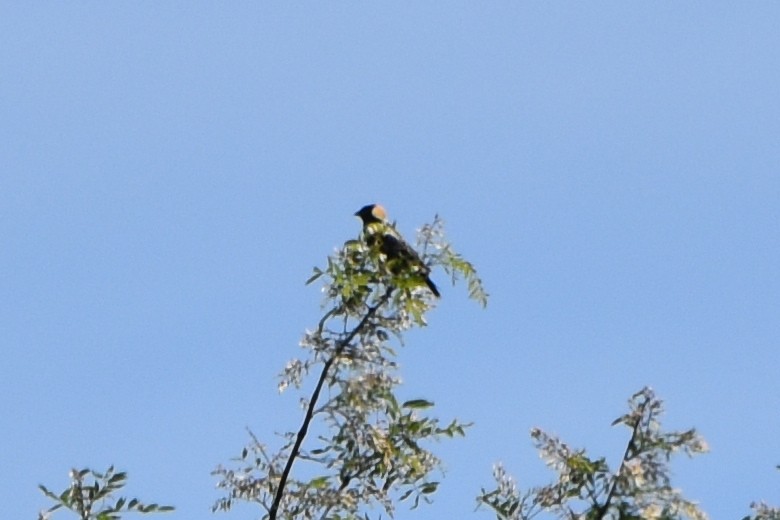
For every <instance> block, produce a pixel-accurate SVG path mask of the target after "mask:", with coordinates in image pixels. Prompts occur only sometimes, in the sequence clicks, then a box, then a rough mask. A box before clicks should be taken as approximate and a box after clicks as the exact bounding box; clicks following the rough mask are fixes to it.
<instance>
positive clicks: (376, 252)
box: [213, 218, 487, 520]
mask: <svg viewBox="0 0 780 520" xmlns="http://www.w3.org/2000/svg"><path fill="white" fill-rule="evenodd" d="M419 239H420V241H421V242H423V243H424V247H422V249H421V253H422V254H421V257H422V258H423V261H425V262H426V263H427V264H428V265H429V266H430V267H432V268H435V267H441V268H443V269H445V270H447V272H451V273H455V272H457V273H459V274H458V277H461V276H462V277H463V278H465V279H466V280H468V281H469V284H470V286H473V287H477V290H472V289H470V292H471V293H472V297H474V298H475V299H477V300H478V301H480V303H482V304H483V305H484V303H485V302H486V299H487V293H485V291H484V289H482V286H481V281H480V280H479V278H478V277H477V276H476V271H475V270H474V268H473V266H472V265H471V264H470V263H468V262H466V261H465V260H463V259H462V257H460V256H459V255H457V254H456V253H455V252H454V251H453V250H452V247H451V246H450V245H449V244H448V243H447V242H446V240H445V239H444V233H443V224H442V222H441V220H440V219H438V218H437V219H436V220H435V221H434V224H432V225H431V226H426V227H425V228H423V230H421V232H420V236H419ZM386 262H387V259H386V258H385V257H384V256H383V254H382V252H381V250H380V249H379V248H377V247H372V246H371V245H369V244H367V243H366V242H365V241H364V240H363V239H362V238H361V239H358V240H349V241H347V242H346V243H345V244H344V246H343V247H342V248H340V249H339V250H337V251H336V252H335V253H334V254H333V255H331V256H330V257H328V259H327V265H326V267H324V268H315V269H314V273H313V275H312V277H311V278H310V279H309V280H308V281H307V283H313V282H315V281H317V280H324V282H325V283H324V287H323V292H324V294H325V301H324V304H323V307H324V309H325V312H324V314H323V316H322V318H321V319H320V320H319V323H318V325H317V327H316V328H315V329H314V330H312V331H308V332H306V334H305V335H304V337H303V339H302V341H301V347H303V348H304V349H305V350H306V352H307V355H306V356H305V357H303V358H302V359H293V360H291V361H290V362H288V363H287V365H286V366H285V368H284V370H283V372H282V374H281V380H280V384H279V390H280V391H285V390H287V389H288V388H291V387H294V388H296V389H300V388H301V386H302V384H303V382H304V380H305V379H306V378H307V377H308V376H309V374H312V373H316V374H317V375H316V383H315V384H314V389H313V391H312V392H311V394H310V395H309V396H308V397H305V398H302V399H301V402H302V404H303V408H304V409H305V412H304V418H303V422H302V424H301V427H300V428H299V429H298V430H297V432H286V433H284V434H282V435H281V438H282V445H281V447H280V448H279V449H278V450H276V451H275V450H272V449H270V448H269V447H268V446H267V445H266V444H264V443H262V442H260V441H259V440H258V439H257V437H255V436H254V434H251V435H252V442H251V443H250V444H249V445H248V446H247V447H245V448H244V449H243V450H242V452H241V456H240V457H238V458H237V459H236V460H235V461H234V462H236V463H238V465H237V467H233V468H226V467H223V466H219V467H217V468H216V469H215V470H214V472H213V473H214V474H215V475H216V476H218V477H219V479H220V482H219V483H218V487H220V488H222V489H225V490H226V492H227V493H226V496H224V497H223V498H221V499H220V500H218V501H217V502H216V503H215V505H214V507H213V509H214V510H223V511H226V510H229V509H230V508H231V507H232V505H233V503H234V501H236V500H240V501H246V502H252V503H256V504H258V505H260V506H261V507H262V508H263V509H264V511H265V516H264V518H266V519H269V520H276V519H278V518H284V519H289V520H292V519H295V518H322V519H325V518H354V517H356V516H357V515H358V514H361V515H362V516H361V517H362V518H366V519H367V518H369V513H368V509H370V508H371V507H373V506H375V505H378V506H380V507H381V508H382V509H383V510H384V511H385V512H386V513H387V514H390V515H392V514H393V511H394V507H395V504H396V503H397V502H399V501H407V500H408V501H411V505H412V507H416V506H417V505H419V503H420V502H427V501H430V497H431V495H432V494H433V493H434V492H435V491H436V490H437V489H438V485H439V482H437V481H436V480H433V478H432V474H433V471H434V470H436V469H440V462H439V460H438V459H437V458H436V457H435V456H434V455H433V454H432V453H431V452H430V451H428V449H427V448H426V447H425V444H426V443H428V442H430V441H432V440H436V439H439V438H443V437H455V436H462V435H464V433H465V428H466V427H467V425H466V424H463V423H461V422H459V421H457V420H453V421H450V422H449V423H448V424H446V425H443V424H441V423H440V422H439V421H438V419H436V418H433V417H430V416H428V415H427V414H429V413H430V412H431V411H432V409H433V403H431V402H430V401H428V400H426V399H421V398H419V399H411V400H405V401H404V400H401V399H399V398H398V397H397V395H396V387H397V386H398V385H399V384H400V378H399V377H398V375H397V372H398V366H397V363H396V361H395V357H396V353H395V349H394V347H393V346H392V344H391V338H394V339H396V340H398V341H399V342H401V343H402V342H403V335H404V332H405V331H407V330H408V329H410V328H412V327H420V326H424V325H425V323H426V321H425V315H426V314H427V312H428V311H429V310H430V309H431V308H432V306H433V304H434V302H435V300H433V299H432V297H431V294H430V292H428V290H427V289H426V288H425V287H424V286H423V285H421V284H420V280H419V275H418V274H417V273H415V272H413V271H411V270H403V269H390V268H387V265H386ZM456 278H457V277H455V278H453V279H456ZM326 389H327V399H324V400H323V398H322V396H323V394H325V390H326ZM323 401H324V402H323ZM306 444H313V447H309V448H307V447H306ZM296 461H301V462H306V463H307V464H306V465H301V466H300V469H299V470H297V472H298V473H299V474H298V476H293V472H292V469H293V466H294V465H295V462H296ZM296 467H297V466H296Z"/></svg>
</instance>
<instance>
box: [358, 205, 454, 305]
mask: <svg viewBox="0 0 780 520" xmlns="http://www.w3.org/2000/svg"><path fill="white" fill-rule="evenodd" d="M355 216H356V217H360V220H362V221H363V235H364V237H365V240H366V244H368V245H369V247H374V246H376V245H377V244H378V248H379V252H380V253H382V254H383V255H385V256H386V257H387V259H388V261H389V262H394V261H395V262H394V263H395V264H396V267H398V266H399V265H400V267H401V268H408V269H410V270H412V271H414V272H415V273H416V274H418V275H419V276H420V278H422V281H423V282H425V285H427V286H428V289H430V290H431V292H432V293H433V295H434V296H436V297H437V298H439V297H441V294H440V293H439V289H438V288H437V287H436V284H435V283H433V281H432V280H431V278H430V276H429V275H430V273H431V269H430V267H428V266H427V265H425V262H423V261H422V258H420V255H418V254H417V251H415V250H414V249H413V248H412V246H410V245H409V244H407V243H406V241H404V239H403V238H402V237H401V235H399V234H398V232H397V231H396V230H395V228H394V227H393V226H392V225H391V224H389V223H388V222H387V211H385V208H383V207H382V206H380V205H379V204H368V205H366V206H363V207H362V208H360V209H359V210H358V211H356V212H355ZM377 239H378V240H377Z"/></svg>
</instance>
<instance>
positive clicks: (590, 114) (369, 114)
mask: <svg viewBox="0 0 780 520" xmlns="http://www.w3.org/2000/svg"><path fill="white" fill-rule="evenodd" d="M779 26H780V4H777V3H770V2H739V3H731V2H674V3H637V2H587V3H585V2H576V3H575V2H569V3H548V2H495V3H483V2H481V3H477V2H447V3H441V2H438V3H434V2H408V3H382V4H380V3H361V4H357V3H343V2H340V3H334V2H321V3H317V4H309V5H300V4H298V5H296V4H290V3H283V2H273V3H272V2H268V3H256V2H233V3H200V2H167V3H160V2H132V3H129V2H128V3H103V2H40V3H29V2H24V3H22V2H18V3H16V2H5V3H3V4H2V5H0V76H2V81H0V163H1V164H2V174H1V175H0V212H1V213H0V214H1V217H2V218H0V238H1V239H2V248H0V273H2V276H0V330H2V334H0V348H1V349H2V353H3V362H2V365H0V375H1V377H0V415H1V416H2V421H1V422H0V444H2V446H3V447H4V449H3V450H2V454H1V455H0V467H2V468H3V472H2V475H0V499H2V503H3V504H4V510H6V511H9V512H10V513H11V515H10V516H9V518H10V517H14V518H31V517H34V516H35V515H36V514H37V511H38V510H39V509H41V508H43V507H45V506H46V505H47V503H46V501H45V500H44V499H43V497H42V496H41V495H40V494H39V492H38V490H37V488H36V486H37V484H38V483H41V482H42V483H46V484H47V485H49V486H51V487H53V488H64V487H65V485H66V484H67V472H68V470H69V469H70V468H71V467H74V466H78V467H82V466H92V467H95V468H101V467H106V466H108V465H109V464H115V465H116V466H117V467H119V468H122V469H124V470H127V471H128V472H129V474H130V485H129V488H128V494H130V495H137V496H139V497H141V498H142V499H145V500H154V501H161V502H163V503H172V504H173V505H175V506H176V507H177V508H178V511H177V512H176V513H175V514H172V515H170V516H169V518H186V519H188V520H199V519H206V518H212V517H213V515H212V514H211V513H210V512H209V508H210V506H211V504H212V503H213V501H214V500H215V499H216V498H217V497H218V496H219V494H218V493H217V492H216V491H215V490H214V489H213V488H214V484H215V482H216V481H215V480H214V479H213V478H212V477H211V476H210V475H209V472H210V471H211V470H212V469H213V468H214V467H215V466H216V465H217V464H219V463H224V462H227V461H228V459H229V458H230V457H232V456H234V455H236V454H238V453H239V452H240V449H241V447H242V446H243V445H244V443H245V441H246V440H247V436H246V433H245V430H244V428H245V427H247V426H249V427H250V428H252V429H253V430H254V431H255V432H256V433H257V434H258V435H259V436H261V437H263V438H266V439H271V438H272V436H273V432H274V431H281V430H287V429H295V428H297V427H298V425H299V422H300V414H299V412H298V410H297V408H296V397H295V396H294V395H293V394H290V395H286V394H285V395H283V396H281V397H280V396H278V394H277V391H276V382H277V380H276V379H275V376H276V374H278V372H279V371H280V370H281V368H282V367H283V365H284V363H285V362H286V361H287V360H288V359H290V358H291V357H293V356H297V355H299V349H298V348H297V343H298V341H299V339H300V337H301V335H302V333H303V331H304V330H305V329H306V328H307V327H312V326H313V325H314V324H316V322H317V320H318V318H319V312H320V309H319V304H320V302H321V295H320V293H319V291H318V289H317V288H316V287H306V286H304V285H303V281H304V280H306V278H307V277H308V276H309V274H310V272H311V268H312V267H313V266H314V265H317V264H320V265H322V263H323V261H324V259H325V257H326V256H327V255H328V254H329V253H330V252H331V251H332V250H333V248H334V247H336V246H338V245H339V244H341V243H342V242H343V241H344V240H346V239H349V238H354V237H355V236H356V235H357V233H358V230H359V223H358V221H357V220H356V219H355V218H354V217H353V216H352V213H353V212H354V211H355V210H356V209H358V208H359V207H360V206H362V205H363V204H366V203H369V202H375V201H378V202H382V203H383V204H384V205H385V206H386V207H387V208H388V211H389V212H390V214H391V217H392V218H393V219H395V220H397V222H398V225H399V228H400V230H401V231H403V232H404V233H406V234H407V235H412V234H413V233H414V230H415V229H416V228H417V227H419V226H421V225H422V224H424V223H425V222H429V221H430V220H431V219H432V218H433V215H434V214H436V213H438V214H440V215H441V216H443V217H444V219H445V220H446V222H447V226H448V228H447V229H448V233H449V238H450V240H451V241H452V242H453V243H454V245H455V246H456V248H457V249H458V250H459V251H461V252H462V253H463V254H464V255H466V257H467V258H469V259H470V260H472V261H473V262H474V263H475V264H476V266H477V268H478V269H479V270H480V274H481V275H482V277H483V279H484V281H485V284H486V286H487V288H488V290H489V291H490V293H491V295H492V299H491V301H490V304H489V306H488V308H487V310H485V311H482V310H481V309H480V308H479V307H478V306H477V305H475V304H474V303H473V302H470V301H468V300H467V298H466V292H465V290H464V288H463V287H455V288H453V287H451V286H449V285H448V284H447V283H446V280H445V276H444V274H443V273H434V275H433V278H434V279H435V280H437V281H438V282H439V286H440V287H441V288H442V292H443V298H442V300H441V303H440V305H439V306H438V308H437V309H436V310H434V311H433V312H432V313H431V315H430V316H429V322H430V326H429V327H428V328H427V329H425V330H423V331H417V332H414V333H412V334H410V336H409V338H408V344H407V347H405V348H404V349H402V350H401V354H400V356H401V359H400V361H401V363H402V365H403V374H404V380H405V383H404V386H403V387H402V392H404V393H405V394H407V395H409V396H414V397H426V398H429V399H431V400H433V401H435V402H436V403H437V406H438V413H439V414H440V417H441V418H442V419H443V420H447V419H449V418H450V417H458V418H460V419H462V420H464V421H473V422H474V423H475V425H474V427H473V428H472V429H471V431H470V432H469V435H468V437H466V438H465V439H462V440H457V441H452V442H448V443H443V444H440V445H436V446H434V449H435V451H436V452H437V453H438V454H439V455H440V456H441V457H442V458H443V459H444V461H445V464H446V466H447V475H446V478H445V481H444V484H443V486H442V488H441V491H440V492H439V494H438V495H437V500H436V502H435V503H434V504H433V505H432V506H427V507H424V508H422V509H419V510H417V511H414V512H408V511H407V510H406V509H404V508H401V509H399V511H398V515H397V517H398V518H422V519H427V518H430V519H433V518H467V517H474V518H490V515H489V514H488V513H487V512H477V513H473V512H472V511H473V507H474V501H473V497H474V496H475V495H476V494H477V493H478V491H479V488H480V487H481V486H488V485H490V483H491V476H490V475H491V466H492V464H493V463H494V462H496V461H499V460H502V461H504V462H505V463H506V465H507V467H508V469H509V470H510V471H511V472H512V473H513V474H514V475H516V476H517V477H518V480H519V482H520V485H521V486H524V487H528V486H533V485H541V484H544V483H546V482H547V480H548V478H550V477H551V474H550V473H548V472H547V470H546V469H545V468H544V466H543V463H542V462H541V461H540V460H539V459H538V457H537V455H536V453H535V452H534V450H533V448H532V446H531V442H530V439H529V436H528V432H529V430H530V428H532V427H534V426H539V427H541V428H543V429H546V430H548V431H551V432H554V433H557V434H559V435H561V436H562V437H563V438H564V439H565V440H566V441H567V442H569V443H570V444H572V445H574V446H579V447H587V448H588V449H589V450H590V452H591V453H592V454H594V455H605V456H607V457H608V460H610V461H613V462H614V461H616V460H617V459H618V458H619V456H620V455H621V454H622V451H623V449H624V443H625V440H626V438H627V432H626V431H621V430H620V429H616V428H610V426H609V424H610V422H611V421H612V420H613V419H614V418H615V417H617V416H618V415H620V414H621V413H622V412H623V411H624V410H625V401H626V399H627V398H628V397H629V396H630V395H631V394H632V393H633V392H634V391H636V390H638V389H640V388H641V387H642V386H644V385H651V386H652V387H653V388H654V389H655V390H656V391H657V392H658V394H659V395H660V396H661V397H662V398H663V399H665V401H666V403H667V408H668V410H669V413H668V415H667V424H668V426H669V427H670V428H680V429H682V428H687V427H690V426H695V427H697V428H698V429H699V430H700V431H701V433H702V434H703V435H704V437H705V438H706V439H707V440H708V441H709V444H710V446H711V453H710V454H708V455H706V456H703V457H700V458H698V459H695V460H693V461H688V460H680V461H678V462H677V463H675V464H674V466H673V467H674V474H675V483H676V485H677V486H679V487H681V488H682V489H683V490H684V491H685V493H686V494H687V496H688V497H689V498H692V499H696V500H699V501H700V502H701V504H702V506H703V507H704V509H705V510H706V511H708V512H709V513H710V515H711V516H712V518H741V516H742V515H744V514H747V511H748V504H749V503H750V502H751V501H753V500H758V499H765V500H768V501H770V502H773V503H775V504H780V474H778V472H777V471H776V470H775V469H774V466H775V465H776V464H778V463H780V435H778V432H780V415H779V414H778V405H780V384H778V378H777V376H778V367H780V349H778V343H779V342H780V319H778V318H780V275H779V274H778V271H779V270H778V265H780V228H779V223H780V203H779V202H778V201H780V175H779V172H780V96H778V92H780V75H778V71H779V70H780V51H779V50H778V49H780V33H778V31H777V27H779ZM432 374H435V376H432ZM258 514H259V512H258V511H256V510H253V509H251V508H239V509H236V510H235V511H234V512H232V513H229V514H228V515H218V516H225V518H229V517H232V518H253V517H256V516H258ZM738 515H739V516H738ZM64 517H65V516H63V518H64Z"/></svg>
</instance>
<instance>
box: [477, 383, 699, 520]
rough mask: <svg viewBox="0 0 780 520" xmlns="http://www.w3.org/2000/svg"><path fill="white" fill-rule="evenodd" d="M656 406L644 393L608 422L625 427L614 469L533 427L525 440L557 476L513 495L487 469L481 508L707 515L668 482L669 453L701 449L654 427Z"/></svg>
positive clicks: (573, 514) (525, 513) (517, 515)
mask: <svg viewBox="0 0 780 520" xmlns="http://www.w3.org/2000/svg"><path fill="white" fill-rule="evenodd" d="M662 414H663V403H662V401H660V400H659V399H658V398H657V397H656V396H655V394H654V392H653V391H652V390H651V389H649V388H644V389H642V390H641V391H639V392H637V393H636V394H634V396H632V398H631V399H630V400H629V412H628V413H627V414H625V415H623V416H621V417H619V418H618V419H617V420H615V422H614V423H613V425H616V424H620V425H623V426H626V427H627V428H629V429H630V430H631V436H630V438H629V440H628V444H627V446H626V449H625V452H624V454H623V458H622V460H621V462H620V466H619V467H618V469H617V471H614V472H613V471H611V470H610V468H609V466H608V465H607V463H606V460H605V459H604V458H603V457H600V458H592V457H590V456H589V455H588V454H587V453H586V451H585V450H574V449H572V448H570V447H569V446H568V445H566V444H565V443H563V442H561V441H560V440H559V439H557V438H556V437H554V436H551V435H548V434H547V433H545V432H543V431H541V430H539V429H534V430H532V432H531V437H532V438H533V439H534V443H535V445H536V448H537V449H538V450H539V452H540V455H541V457H542V458H543V459H544V460H545V461H546V463H547V465H548V466H549V467H550V468H551V469H552V470H554V471H555V472H556V473H557V474H558V479H557V481H556V482H553V483H552V484H549V485H547V486H543V487H538V488H534V489H531V490H529V491H526V492H522V493H521V492H520V491H518V489H517V487H516V485H515V483H514V480H513V479H512V478H511V477H510V476H508V475H507V474H506V472H505V470H504V469H503V467H502V466H500V465H498V466H496V467H495V469H494V478H495V480H496V484H497V487H496V488H495V489H493V490H491V491H486V490H484V489H483V490H482V493H481V495H480V496H479V497H478V498H477V500H478V503H479V504H480V505H483V506H486V507H488V508H489V509H491V510H493V512H495V513H496V517H497V518H498V519H499V520H526V519H530V518H533V517H534V516H536V515H537V514H539V513H541V512H546V513H551V514H553V515H554V516H556V517H558V518H562V519H579V518H582V519H589V520H590V519H621V520H623V519H625V520H627V519H659V520H661V519H663V520H671V519H682V518H691V519H694V520H703V519H705V518H706V515H705V514H704V513H703V512H702V511H701V510H700V509H699V508H698V506H697V505H696V504H695V503H694V502H692V501H690V500H688V499H686V498H684V497H683V496H682V494H681V493H680V491H679V490H677V489H675V488H673V487H672V485H671V481H670V476H669V473H670V471H669V466H668V463H669V461H670V459H671V457H672V455H673V454H675V453H679V452H682V453H685V454H687V455H689V456H693V455H696V454H699V453H703V452H706V451H707V444H706V443H705V441H704V440H703V439H702V438H701V437H700V436H699V435H698V434H697V433H696V430H694V429H690V430H685V431H682V432H664V431H663V430H662V429H661V424H660V422H659V419H660V416H661V415H662Z"/></svg>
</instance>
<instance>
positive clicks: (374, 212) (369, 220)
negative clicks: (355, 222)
mask: <svg viewBox="0 0 780 520" xmlns="http://www.w3.org/2000/svg"><path fill="white" fill-rule="evenodd" d="M355 216H356V217H360V220H362V221H363V225H364V226H365V225H368V224H374V223H377V222H385V221H386V220H387V212H386V211H385V208H383V207H382V206H380V205H379V204H369V205H368V206H363V207H362V208H360V210H359V211H356V212H355Z"/></svg>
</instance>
